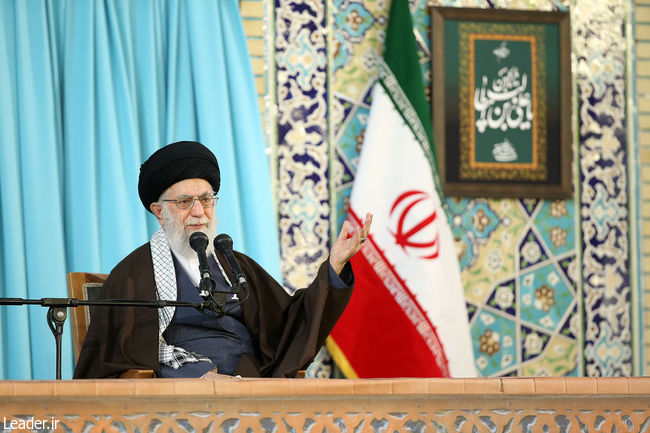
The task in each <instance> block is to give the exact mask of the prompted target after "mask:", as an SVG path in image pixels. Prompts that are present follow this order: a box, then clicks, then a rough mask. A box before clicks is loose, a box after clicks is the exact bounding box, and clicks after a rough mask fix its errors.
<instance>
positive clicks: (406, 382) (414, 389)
mask: <svg viewBox="0 0 650 433" xmlns="http://www.w3.org/2000/svg"><path fill="white" fill-rule="evenodd" d="M392 389H393V394H429V379H393V380H392Z"/></svg>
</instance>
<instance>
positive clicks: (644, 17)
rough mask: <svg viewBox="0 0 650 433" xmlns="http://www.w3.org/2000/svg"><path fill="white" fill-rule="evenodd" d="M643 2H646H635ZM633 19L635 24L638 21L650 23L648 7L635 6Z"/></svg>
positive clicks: (643, 2)
mask: <svg viewBox="0 0 650 433" xmlns="http://www.w3.org/2000/svg"><path fill="white" fill-rule="evenodd" d="M645 3H646V2H645V0H643V1H638V2H637V4H645ZM635 19H636V22H637V25H638V24H639V23H650V7H648V6H643V7H638V8H636V10H635Z"/></svg>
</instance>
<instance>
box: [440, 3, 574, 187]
mask: <svg viewBox="0 0 650 433" xmlns="http://www.w3.org/2000/svg"><path fill="white" fill-rule="evenodd" d="M431 25H432V32H431V46H432V50H433V53H432V60H431V61H432V63H431V71H432V90H433V92H432V93H433V95H432V96H433V97H432V115H433V133H434V139H435V144H436V151H437V156H438V164H439V169H440V177H441V183H442V188H443V191H444V193H445V195H447V196H461V197H538V198H568V197H571V194H572V185H571V179H572V178H571V158H572V149H571V119H572V115H571V66H570V52H571V39H570V28H569V13H568V12H538V11H522V10H504V9H468V8H455V7H434V8H432V10H431Z"/></svg>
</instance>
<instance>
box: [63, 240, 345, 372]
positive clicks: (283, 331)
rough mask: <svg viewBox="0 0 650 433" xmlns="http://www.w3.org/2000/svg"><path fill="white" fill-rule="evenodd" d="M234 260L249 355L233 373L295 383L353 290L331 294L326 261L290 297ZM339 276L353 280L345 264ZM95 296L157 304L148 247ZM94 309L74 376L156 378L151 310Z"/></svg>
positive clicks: (253, 267) (251, 265) (241, 259)
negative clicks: (147, 374) (242, 280)
mask: <svg viewBox="0 0 650 433" xmlns="http://www.w3.org/2000/svg"><path fill="white" fill-rule="evenodd" d="M217 257H218V259H219V262H220V263H221V264H222V266H223V268H224V270H225V271H226V274H227V275H228V278H229V279H230V280H231V281H234V277H233V274H232V271H231V269H230V267H229V266H228V263H227V262H226V260H225V259H224V257H223V256H221V255H220V254H219V253H217ZM235 257H236V259H237V262H238V263H239V266H240V268H241V270H242V272H243V273H244V274H245V275H246V278H247V280H248V285H249V288H250V292H251V293H250V296H249V297H248V299H247V300H246V301H245V302H244V303H243V304H242V305H241V310H242V319H243V323H244V324H245V325H246V328H247V329H248V332H249V334H250V337H251V339H252V341H253V347H254V351H255V353H254V354H247V353H243V354H242V355H241V358H240V359H239V362H238V363H237V366H236V368H235V371H234V374H239V375H241V376H249V377H259V376H261V377H294V376H295V374H296V372H297V371H298V370H300V369H304V368H305V367H306V366H307V365H309V363H310V362H311V361H312V360H313V358H314V356H316V353H317V352H318V350H319V349H320V347H321V346H322V345H323V343H324V342H325V339H326V338H327V336H328V335H329V333H330V331H331V330H332V328H333V327H334V325H335V324H336V321H337V320H338V318H339V317H340V316H341V314H342V313H343V310H344V309H345V306H346V305H347V303H348V301H349V300H350V296H351V294H352V288H351V287H350V288H345V289H335V288H333V287H332V284H331V282H330V278H329V261H325V262H324V263H323V264H322V265H321V266H320V268H319V270H318V273H317V275H316V278H315V279H314V281H313V282H312V283H311V284H310V285H309V287H307V288H306V289H301V290H298V291H296V293H295V294H294V295H293V296H291V295H289V294H287V293H286V291H285V290H284V289H283V288H282V286H280V285H279V284H278V283H277V282H276V281H275V280H274V279H273V278H272V277H271V276H270V275H269V274H268V273H266V271H264V269H262V268H261V267H260V266H259V265H258V264H257V263H256V262H255V261H254V260H252V259H251V258H249V257H248V256H246V255H244V254H241V253H238V252H235ZM345 274H347V275H348V276H349V278H352V269H351V266H350V264H349V263H348V264H346V266H345V268H344V270H343V272H342V275H345ZM343 280H344V281H348V277H344V278H343ZM102 295H103V297H104V298H106V299H156V288H155V283H154V274H153V264H152V259H151V249H150V246H149V244H148V243H147V244H145V245H143V246H141V247H139V248H138V249H136V250H135V251H134V252H132V253H131V254H130V255H129V256H128V257H126V258H125V259H124V260H122V262H120V263H119V264H118V265H117V266H116V267H115V268H114V269H113V271H112V272H111V274H110V275H109V277H108V279H107V280H106V283H105V284H104V287H103V293H102ZM94 311H95V312H94V313H93V314H94V315H93V317H92V321H91V324H90V327H89V328H88V333H87V335H86V340H85V342H84V345H83V348H82V350H81V354H80V355H79V360H78V362H77V368H76V370H75V374H74V377H75V378H97V377H118V376H119V375H120V374H121V373H122V372H124V371H125V370H128V369H151V370H153V371H154V375H155V376H156V377H161V368H160V363H159V360H158V311H157V310H156V309H155V308H143V307H123V308H115V307H98V308H96V309H95V310H94ZM198 353H201V352H200V351H199V352H198Z"/></svg>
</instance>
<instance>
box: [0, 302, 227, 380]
mask: <svg viewBox="0 0 650 433" xmlns="http://www.w3.org/2000/svg"><path fill="white" fill-rule="evenodd" d="M0 305H40V306H42V307H48V311H47V324H48V326H49V327H50V330H51V331H52V335H54V340H55V344H56V379H57V380H61V340H62V336H63V325H64V323H65V319H66V318H67V317H68V307H80V306H87V305H88V306H90V305H95V306H111V307H116V306H121V307H148V308H165V307H192V308H196V309H197V310H199V311H201V312H203V310H210V311H214V312H217V313H218V312H219V311H218V310H217V309H219V310H221V307H219V306H218V305H215V303H214V302H213V301H211V300H210V301H203V302H183V301H168V300H165V299H155V300H153V299H152V300H138V299H104V300H86V299H78V298H41V299H24V298H0Z"/></svg>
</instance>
